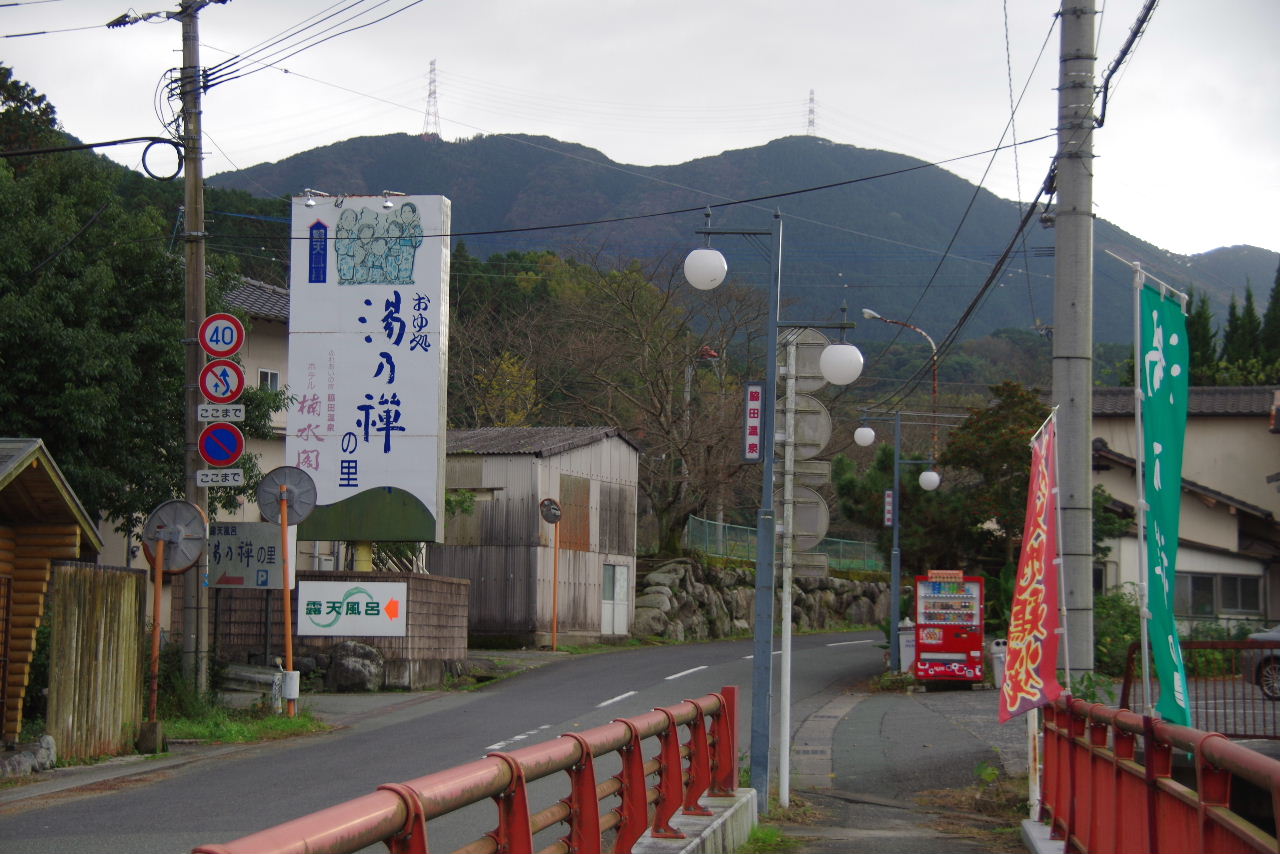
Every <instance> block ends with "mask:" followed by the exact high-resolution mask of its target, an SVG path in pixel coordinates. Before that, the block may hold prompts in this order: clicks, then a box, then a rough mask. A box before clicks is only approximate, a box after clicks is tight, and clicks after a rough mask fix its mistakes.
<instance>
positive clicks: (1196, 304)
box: [1187, 290, 1218, 385]
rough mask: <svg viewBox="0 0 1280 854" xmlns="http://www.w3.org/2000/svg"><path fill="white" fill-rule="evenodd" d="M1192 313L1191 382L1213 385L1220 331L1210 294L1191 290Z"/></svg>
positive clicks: (1189, 336)
mask: <svg viewBox="0 0 1280 854" xmlns="http://www.w3.org/2000/svg"><path fill="white" fill-rule="evenodd" d="M1189 294H1190V297H1191V313H1190V314H1189V315H1188V316H1187V345H1188V347H1189V349H1190V351H1191V384H1192V385H1212V384H1213V376H1214V374H1215V373H1216V370H1217V365H1218V331H1217V330H1216V329H1214V328H1213V313H1212V312H1211V311H1210V310H1209V296H1208V295H1207V294H1205V293H1204V292H1203V291H1201V292H1199V293H1197V292H1196V291H1195V290H1191V291H1190V292H1189Z"/></svg>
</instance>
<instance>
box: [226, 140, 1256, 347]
mask: <svg viewBox="0 0 1280 854" xmlns="http://www.w3.org/2000/svg"><path fill="white" fill-rule="evenodd" d="M207 182H208V184H209V185H210V186H213V187H218V188H225V189H239V190H243V191H246V192H248V193H250V194H251V195H255V196H260V197H277V198H278V197H282V196H288V195H299V194H301V193H302V191H303V189H304V188H313V189H317V190H322V191H324V192H326V193H330V194H333V195H375V194H379V193H381V192H383V191H384V190H392V191H397V192H405V193H411V194H417V193H429V194H441V195H445V196H447V197H449V198H450V199H451V200H452V203H453V226H452V229H453V234H454V243H455V246H456V245H457V244H458V243H459V242H463V243H465V245H466V247H467V250H468V251H469V252H470V253H471V254H472V255H478V256H481V257H487V256H488V255H490V254H494V253H498V252H505V251H508V250H529V249H551V250H554V251H557V252H559V253H562V254H574V253H586V254H590V255H595V256H599V255H605V256H608V257H613V258H639V259H646V260H648V259H659V258H665V259H668V260H679V259H680V258H682V257H683V255H684V254H685V253H686V252H687V251H688V250H689V249H691V248H693V247H694V246H697V245H700V242H699V241H700V239H699V238H698V236H697V235H696V234H695V233H694V230H695V229H696V228H698V227H700V226H702V225H703V224H704V222H705V213H706V212H707V211H708V210H709V211H710V213H711V215H712V219H711V222H712V224H713V225H715V226H717V227H727V228H735V227H742V228H765V227H768V225H769V222H770V219H771V218H772V217H773V215H774V214H775V212H778V213H780V215H781V217H782V222H783V261H782V271H783V272H782V276H783V289H784V300H785V304H784V311H783V313H784V318H783V319H784V320H786V319H805V320H810V319H815V320H825V319H832V320H835V319H838V309H839V307H840V306H841V304H842V303H843V304H846V305H847V306H848V308H849V309H850V310H851V312H852V316H853V317H854V318H855V319H856V318H857V317H858V312H859V310H860V309H861V308H863V307H871V308H874V309H875V310H876V311H878V312H879V313H880V314H882V315H884V316H885V317H892V318H897V319H901V320H905V321H910V322H912V323H914V324H916V325H918V326H920V327H922V328H923V329H925V330H927V331H929V332H930V333H931V334H932V335H933V337H934V338H935V339H941V338H942V337H944V336H945V335H946V334H948V333H949V332H950V331H951V329H952V328H953V327H954V326H955V325H956V324H957V322H958V321H959V319H960V317H961V315H962V313H963V312H964V311H965V310H966V308H968V307H969V306H970V305H971V303H975V302H976V303H977V308H976V310H974V311H973V312H972V315H971V317H970V318H969V319H968V321H967V322H966V323H965V325H964V327H963V330H962V333H961V334H962V336H963V337H973V336H977V335H984V334H988V333H990V332H992V331H994V330H996V329H1001V328H1023V329H1030V328H1037V329H1042V328H1044V327H1045V326H1049V325H1051V324H1052V311H1053V297H1052V281H1053V263H1054V262H1053V252H1054V237H1053V232H1052V230H1051V229H1050V228H1048V227H1045V226H1042V224H1041V223H1040V222H1039V221H1037V222H1035V223H1034V224H1033V225H1032V226H1031V228H1030V229H1029V230H1028V232H1027V233H1026V235H1025V236H1024V237H1023V239H1022V240H1021V241H1019V242H1018V244H1017V245H1016V251H1015V254H1014V256H1013V258H1012V260H1011V262H1010V263H1009V265H1008V268H1007V270H1006V271H1005V273H1004V274H1003V275H1002V276H1001V277H1000V279H999V280H998V281H997V282H995V283H993V284H992V286H991V287H990V288H989V289H988V290H986V291H985V295H982V296H980V294H982V293H983V290H982V288H983V284H984V282H985V280H986V279H987V278H988V276H989V275H990V273H991V270H992V266H993V264H994V263H995V261H996V259H997V258H998V257H999V256H1000V254H1001V253H1002V252H1003V251H1004V249H1005V247H1006V245H1007V244H1008V243H1009V242H1010V240H1011V238H1012V236H1013V235H1014V233H1015V229H1016V226H1017V223H1018V221H1019V220H1020V218H1021V216H1022V213H1023V210H1024V208H1022V207H1021V206H1020V205H1019V204H1018V203H1016V202H1012V201H1009V200H1006V199H1001V198H998V197H997V196H995V195H993V194H992V193H990V192H988V191H986V190H984V189H978V188H975V187H974V185H973V184H971V183H969V182H968V181H965V180H964V179H962V178H959V177H957V176H955V175H953V174H952V173H950V172H947V171H946V170H944V169H942V168H940V167H938V166H933V165H930V164H927V163H925V162H924V161H921V160H917V159H915V158H912V157H908V156H906V155H902V154H895V153H892V152H888V151H880V150H874V149H864V148H858V147H856V146H852V145H844V144H837V143H832V142H830V141H828V140H824V139H821V138H818V137H813V136H793V137H787V138H783V139H777V140H774V141H773V142H770V143H767V144H765V145H761V146H757V147H754V148H745V149H740V150H734V151H726V152H724V153H722V154H719V155H715V156H713V157H702V158H698V159H695V160H691V161H689V162H687V163H681V164H677V165H670V166H629V165H624V164H619V163H615V162H613V161H612V160H610V159H609V158H607V157H606V156H605V155H604V154H602V153H601V152H599V151H596V150H594V149H591V148H587V147H585V146H582V145H577V144H574V143H568V142H561V141H558V140H555V139H551V138H548V137H538V136H523V135H487V136H477V137H473V138H471V139H466V140H459V141H455V142H447V141H444V140H441V139H439V138H436V137H419V136H410V135H407V134H392V135H387V136H376V137H360V138H355V139H350V140H346V141H343V142H339V143H334V144H332V145H327V146H324V147H321V148H316V149H312V150H310V151H305V152H302V153H299V154H296V155H293V156H291V157H288V158H286V159H284V160H281V161H279V162H276V163H264V164H260V165H257V166H253V167H250V168H247V169H243V170H239V171H233V172H223V173H220V174H218V175H214V176H211V177H209V178H208V179H207ZM742 200H757V201H742ZM731 202H737V203H734V204H730V203H731ZM708 206H710V207H709V208H708ZM1094 244H1095V253H1096V258H1095V266H1094V269H1095V278H1094V324H1095V326H1094V338H1095V340H1096V341H1098V342H1124V341H1128V340H1130V338H1131V335H1132V323H1133V320H1132V304H1133V291H1132V274H1131V272H1130V270H1129V268H1128V267H1127V266H1126V265H1124V264H1122V263H1121V262H1119V261H1117V260H1115V259H1114V258H1112V257H1110V256H1109V255H1108V254H1106V252H1107V250H1110V251H1111V252H1114V253H1116V254H1117V255H1120V256H1121V257H1123V258H1125V259H1126V260H1130V261H1139V262H1141V263H1142V266H1143V269H1145V270H1147V271H1149V272H1150V273H1152V274H1153V275H1155V276H1157V277H1159V278H1160V279H1162V280H1164V281H1166V282H1168V283H1169V284H1171V285H1174V286H1175V287H1179V288H1182V289H1186V288H1188V287H1192V288H1194V289H1195V290H1196V291H1197V292H1203V293H1205V294H1207V295H1208V296H1209V300H1210V306H1211V308H1212V310H1213V312H1214V314H1215V317H1216V320H1217V322H1218V323H1221V322H1223V321H1224V320H1225V318H1226V313H1227V305H1228V303H1229V301H1230V299H1231V298H1232V297H1233V296H1234V297H1236V298H1237V300H1242V299H1243V295H1244V291H1245V288H1246V285H1247V284H1250V283H1251V284H1252V287H1253V290H1254V297H1255V300H1256V301H1257V303H1258V307H1259V311H1261V310H1262V308H1264V307H1265V305H1266V300H1267V297H1268V295H1269V293H1270V290H1271V284H1272V282H1273V280H1274V277H1275V275H1276V271H1277V263H1278V262H1280V256H1277V254H1276V253H1274V252H1271V251H1268V250H1265V249H1260V248H1257V247H1253V246H1231V247H1223V248H1219V249H1215V250H1213V251H1210V252H1206V253H1203V254H1199V255H1193V256H1183V255H1178V254H1175V253H1172V252H1169V251H1166V250H1164V249H1161V248H1159V247H1157V246H1154V245H1152V244H1150V243H1147V242H1146V241H1143V240H1142V239H1141V238H1139V237H1137V236H1134V235H1132V234H1129V233H1127V232H1125V231H1123V230H1121V229H1119V228H1117V227H1116V226H1114V225H1113V224H1111V223H1109V222H1107V221H1106V220H1103V219H1099V220H1097V224H1096V228H1095V234H1094ZM716 246H717V248H720V249H721V250H722V251H724V253H725V255H726V256H727V257H728V259H729V264H730V267H731V269H732V270H733V271H734V272H735V273H738V274H740V275H741V276H742V278H743V279H744V280H755V281H763V280H765V279H766V278H767V273H768V264H767V260H766V258H765V257H764V254H763V252H760V251H756V249H753V247H751V246H750V245H749V244H748V243H747V241H746V240H743V239H741V238H735V237H722V238H719V239H718V241H717V243H716ZM948 247H950V248H949V249H948ZM865 326H866V325H865V324H863V327H864V328H860V329H859V330H858V334H859V335H862V334H864V333H865V334H866V335H867V336H868V337H872V338H876V337H884V335H885V334H886V333H888V332H890V331H891V330H888V329H884V328H881V329H866V328H865ZM876 326H881V327H882V326H883V325H882V324H876Z"/></svg>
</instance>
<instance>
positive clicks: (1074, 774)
mask: <svg viewBox="0 0 1280 854" xmlns="http://www.w3.org/2000/svg"><path fill="white" fill-rule="evenodd" d="M1044 712H1045V725H1044V776H1043V782H1042V800H1043V805H1044V810H1045V812H1046V813H1047V816H1046V817H1048V818H1050V819H1051V820H1052V835H1053V837H1054V838H1057V839H1063V840H1065V842H1066V846H1065V850H1066V851H1068V852H1073V851H1074V852H1111V851H1118V852H1151V854H1163V852H1175V851H1176V852H1203V854H1217V852H1247V851H1273V852H1274V851H1280V845H1278V844H1277V840H1276V827H1275V820H1276V819H1275V817H1276V816H1277V815H1280V761H1276V760H1275V759H1271V758H1270V757H1267V756H1263V755H1262V754H1260V753H1257V752H1255V751H1252V750H1249V749H1248V748H1246V747H1244V746H1242V745H1239V744H1236V743H1235V742H1232V741H1230V740H1228V739H1227V738H1226V737H1225V736H1223V735H1221V734H1219V733H1209V732H1203V731H1201V730H1197V729H1191V728H1189V727H1183V726H1176V725H1174V724H1169V723H1165V722H1164V721H1160V720H1156V719H1153V718H1150V717H1143V716H1141V715H1137V714H1134V713H1133V712H1130V711H1127V710H1124V709H1114V708H1110V707H1107V706H1104V705H1102V704H1100V703H1097V704H1089V703H1086V702H1085V701H1083V700H1070V701H1068V700H1065V699H1059V700H1058V701H1056V702H1055V703H1054V704H1053V705H1052V706H1046V707H1045V709H1044ZM1187 757H1189V758H1190V764H1189V765H1187V764H1185V763H1184V762H1183V761H1182V760H1183V759H1185V758H1187Z"/></svg>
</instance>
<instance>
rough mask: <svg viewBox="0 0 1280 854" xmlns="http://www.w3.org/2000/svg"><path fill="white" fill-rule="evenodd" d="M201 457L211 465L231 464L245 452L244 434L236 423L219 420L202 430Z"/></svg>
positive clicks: (198, 444)
mask: <svg viewBox="0 0 1280 854" xmlns="http://www.w3.org/2000/svg"><path fill="white" fill-rule="evenodd" d="M196 444H197V446H198V447H199V450H200V457H201V459H203V460H204V461H205V462H206V463H208V464H209V465H211V466H229V465H231V464H232V463H234V462H236V461H237V460H239V459H240V455H241V454H243V453H244V434H243V433H241V432H240V429H239V428H238V427H236V426H235V425H234V424H227V423H226V422H225V421H219V422H218V423H216V424H210V425H209V426H208V427H206V428H204V429H203V430H201V431H200V440H199V441H198V442H197V443H196Z"/></svg>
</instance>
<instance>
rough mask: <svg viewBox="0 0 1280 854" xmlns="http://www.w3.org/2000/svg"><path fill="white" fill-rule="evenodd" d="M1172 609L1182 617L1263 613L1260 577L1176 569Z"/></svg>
mask: <svg viewBox="0 0 1280 854" xmlns="http://www.w3.org/2000/svg"><path fill="white" fill-rule="evenodd" d="M1173 609H1174V612H1175V613H1177V614H1178V615H1179V616H1182V617H1213V616H1216V615H1217V614H1219V613H1232V614H1260V613H1262V580H1261V579H1260V578H1258V577H1257V576H1256V575H1205V574H1198V573H1189V572H1179V573H1178V577H1177V585H1176V587H1175V588H1174V608H1173Z"/></svg>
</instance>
